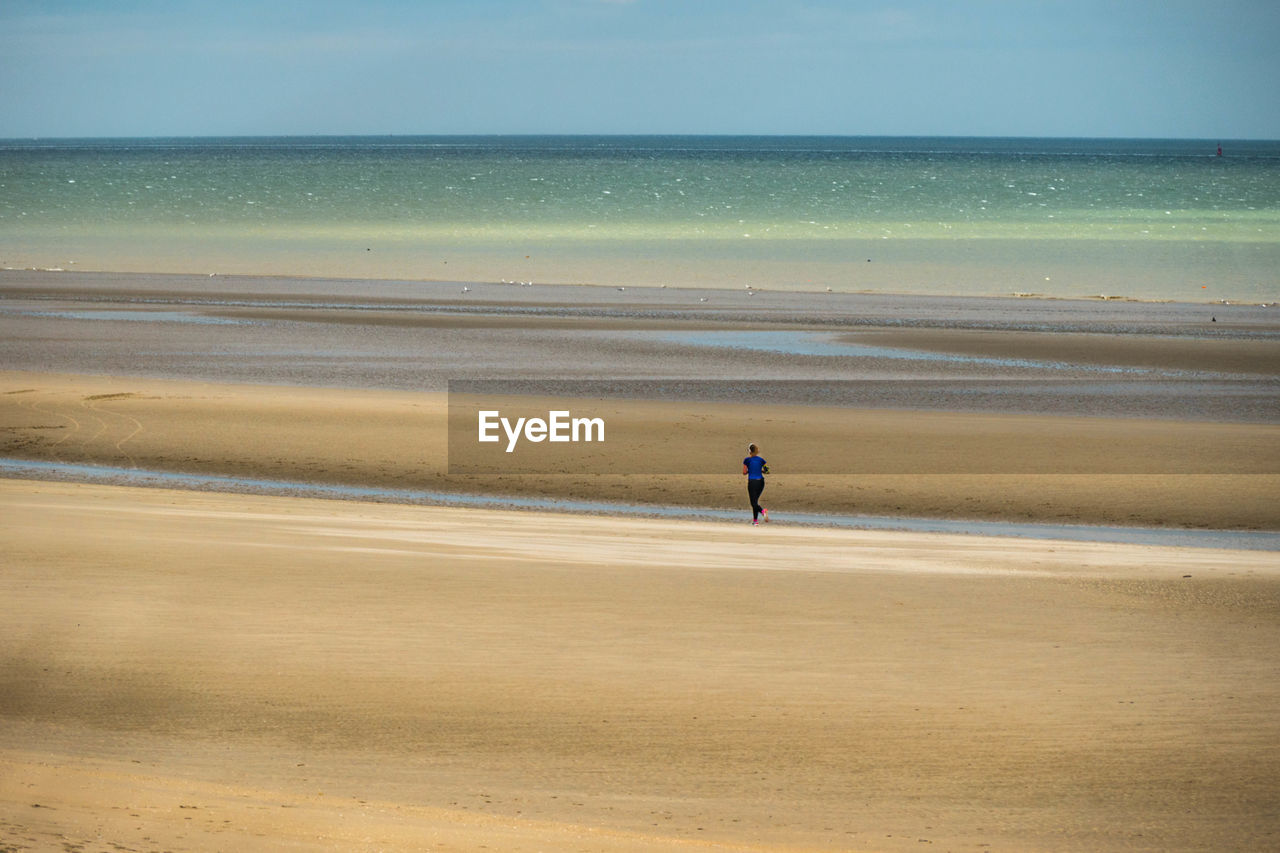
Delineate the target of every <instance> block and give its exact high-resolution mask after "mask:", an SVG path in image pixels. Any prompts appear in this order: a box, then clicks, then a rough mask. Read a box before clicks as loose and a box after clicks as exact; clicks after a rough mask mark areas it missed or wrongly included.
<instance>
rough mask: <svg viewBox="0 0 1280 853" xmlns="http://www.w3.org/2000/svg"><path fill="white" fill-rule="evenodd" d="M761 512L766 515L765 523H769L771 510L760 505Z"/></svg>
mask: <svg viewBox="0 0 1280 853" xmlns="http://www.w3.org/2000/svg"><path fill="white" fill-rule="evenodd" d="M760 514H761V515H763V516H764V523H765V524H768V523H769V510H767V509H765V508H764V507H760Z"/></svg>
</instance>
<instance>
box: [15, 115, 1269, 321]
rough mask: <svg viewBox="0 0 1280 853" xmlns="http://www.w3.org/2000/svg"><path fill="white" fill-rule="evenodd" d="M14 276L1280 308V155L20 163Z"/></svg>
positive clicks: (469, 150) (1042, 151)
mask: <svg viewBox="0 0 1280 853" xmlns="http://www.w3.org/2000/svg"><path fill="white" fill-rule="evenodd" d="M0 267H3V268H11V269H50V270H70V271H74V270H107V271H117V272H136V273H164V272H180V273H200V274H208V275H210V276H216V275H273V276H275V275H283V276H324V277H330V278H340V279H350V280H351V281H352V284H351V286H352V287H353V288H356V287H359V281H361V280H365V279H393V280H403V281H458V282H500V281H507V282H523V283H530V282H532V283H536V284H538V285H550V284H565V285H572V284H578V285H597V286H607V287H619V286H653V287H701V288H738V289H741V288H743V287H752V288H757V289H775V290H782V291H824V290H828V289H830V290H832V291H836V292H880V293H898V292H900V293H914V294H925V293H932V294H951V295H1009V294H1018V295H1022V296H1044V297H1062V298H1102V297H1105V298H1108V299H1135V300H1172V301H1191V302H1218V301H1222V300H1227V301H1234V302H1241V301H1244V302H1256V303H1268V302H1273V301H1277V300H1280V142H1278V141H1256V140H1255V141H1233V140H1221V141H1219V140H1136V139H1134V140H1130V139H1021V138H1018V139H999V138H891V137H798V136H797V137H787V136H768V137H738V136H734V137H724V136H696V137H691V136H564V137H560V136H480V137H459V136H449V137H436V136H380V137H270V138H262V137H259V138H200V139H196V138H177V139H158V138H148V139H50V140H44V139H35V140H18V139H11V140H0ZM210 286H211V287H215V286H216V283H215V282H213V281H211V284H210Z"/></svg>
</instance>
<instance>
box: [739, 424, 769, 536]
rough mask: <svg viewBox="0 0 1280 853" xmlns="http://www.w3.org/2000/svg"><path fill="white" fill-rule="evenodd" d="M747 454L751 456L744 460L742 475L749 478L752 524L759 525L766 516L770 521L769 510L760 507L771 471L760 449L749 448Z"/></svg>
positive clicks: (748, 490) (748, 488) (751, 446)
mask: <svg viewBox="0 0 1280 853" xmlns="http://www.w3.org/2000/svg"><path fill="white" fill-rule="evenodd" d="M747 452H748V453H749V454H750V455H749V456H747V458H746V459H743V460H742V473H743V475H744V476H745V477H746V478H747V497H748V498H750V499H751V523H752V524H756V525H758V524H759V523H760V517H761V516H764V520H765V521H766V522H768V520H769V510H767V509H765V508H764V507H762V506H760V493H761V492H763V491H764V475H765V472H766V471H768V470H769V466H768V465H766V464H765V461H764V457H763V456H761V455H760V448H758V447H756V446H755V445H754V444H752V445H750V446H749V447H747Z"/></svg>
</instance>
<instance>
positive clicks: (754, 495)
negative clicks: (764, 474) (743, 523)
mask: <svg viewBox="0 0 1280 853" xmlns="http://www.w3.org/2000/svg"><path fill="white" fill-rule="evenodd" d="M763 491H764V478H761V479H759V480H747V497H749V498H751V520H752V521H758V520H759V519H760V493H761V492H763Z"/></svg>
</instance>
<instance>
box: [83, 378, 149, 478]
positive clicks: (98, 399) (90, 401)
mask: <svg viewBox="0 0 1280 853" xmlns="http://www.w3.org/2000/svg"><path fill="white" fill-rule="evenodd" d="M136 396H138V395H137V394H135V393H133V392H132V391H125V392H121V393H118V394H94V395H93V396H91V397H85V398H84V401H83V402H82V403H81V405H82V406H84V407H85V408H87V409H90V410H92V411H94V412H97V413H99V414H104V415H111V416H112V417H116V418H121V419H122V420H124V421H126V422H127V423H126V424H125V426H129V427H132V429H131V430H130V432H129V433H128V434H127V435H125V437H124V438H122V439H120V440H119V441H117V442H116V443H115V449H116V452H117V453H119V454H120V455H121V456H123V457H124V458H125V459H127V460H128V461H129V467H130V468H137V467H138V462H137V460H136V459H134V458H133V456H132V454H130V453H129V451H127V450H125V449H124V446H125V444H127V443H128V442H130V441H132V440H133V439H135V438H137V437H138V435H139V434H140V433H141V432H142V429H143V427H142V421H140V420H138V419H137V418H135V417H134V416H133V415H126V414H125V413H124V412H117V411H113V410H112V409H102V408H99V407H100V406H101V404H103V403H109V402H112V401H115V400H129V399H132V398H134V397H136ZM99 420H101V418H99ZM104 428H105V424H104ZM95 437H96V436H95Z"/></svg>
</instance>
